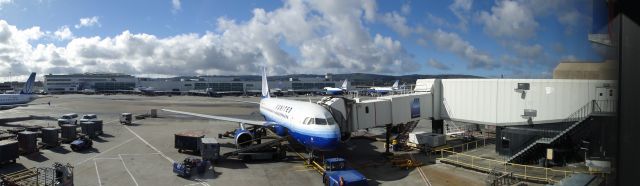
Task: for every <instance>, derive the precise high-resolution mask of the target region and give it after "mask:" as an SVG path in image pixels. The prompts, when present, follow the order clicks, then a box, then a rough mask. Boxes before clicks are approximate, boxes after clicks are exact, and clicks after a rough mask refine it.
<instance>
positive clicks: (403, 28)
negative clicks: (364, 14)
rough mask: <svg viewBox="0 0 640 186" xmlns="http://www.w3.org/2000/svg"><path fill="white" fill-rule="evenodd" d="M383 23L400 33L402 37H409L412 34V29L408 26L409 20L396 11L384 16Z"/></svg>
mask: <svg viewBox="0 0 640 186" xmlns="http://www.w3.org/2000/svg"><path fill="white" fill-rule="evenodd" d="M382 22H383V23H384V24H386V25H387V26H389V27H391V29H393V30H394V31H396V32H398V34H400V35H401V36H402V37H407V36H409V34H411V32H412V29H411V27H409V26H407V19H406V18H405V17H403V16H401V15H400V14H398V13H397V12H395V11H394V12H391V13H386V14H384V16H382Z"/></svg>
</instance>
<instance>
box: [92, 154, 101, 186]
mask: <svg viewBox="0 0 640 186" xmlns="http://www.w3.org/2000/svg"><path fill="white" fill-rule="evenodd" d="M93 165H95V166H96V175H97V176H98V185H99V186H102V182H101V181H100V173H99V172H98V163H96V159H93Z"/></svg>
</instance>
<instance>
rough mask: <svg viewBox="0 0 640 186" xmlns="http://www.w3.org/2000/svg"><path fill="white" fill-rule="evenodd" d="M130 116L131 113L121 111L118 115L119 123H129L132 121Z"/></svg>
mask: <svg viewBox="0 0 640 186" xmlns="http://www.w3.org/2000/svg"><path fill="white" fill-rule="evenodd" d="M132 116H133V114H131V113H122V114H121V115H120V124H123V125H131V123H132V122H133V119H132Z"/></svg>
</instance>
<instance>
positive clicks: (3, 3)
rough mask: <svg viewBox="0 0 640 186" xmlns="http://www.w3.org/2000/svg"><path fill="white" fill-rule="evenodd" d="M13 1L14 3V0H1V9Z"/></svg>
mask: <svg viewBox="0 0 640 186" xmlns="http://www.w3.org/2000/svg"><path fill="white" fill-rule="evenodd" d="M11 3H13V0H0V10H2V7H4V6H5V5H8V4H11Z"/></svg>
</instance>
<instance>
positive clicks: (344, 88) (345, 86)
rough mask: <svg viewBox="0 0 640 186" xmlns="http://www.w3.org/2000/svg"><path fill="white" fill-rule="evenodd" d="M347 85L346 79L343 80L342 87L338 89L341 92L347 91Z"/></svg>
mask: <svg viewBox="0 0 640 186" xmlns="http://www.w3.org/2000/svg"><path fill="white" fill-rule="evenodd" d="M347 85H349V82H348V81H347V79H345V80H344V82H342V86H341V87H340V88H341V89H342V90H347Z"/></svg>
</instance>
